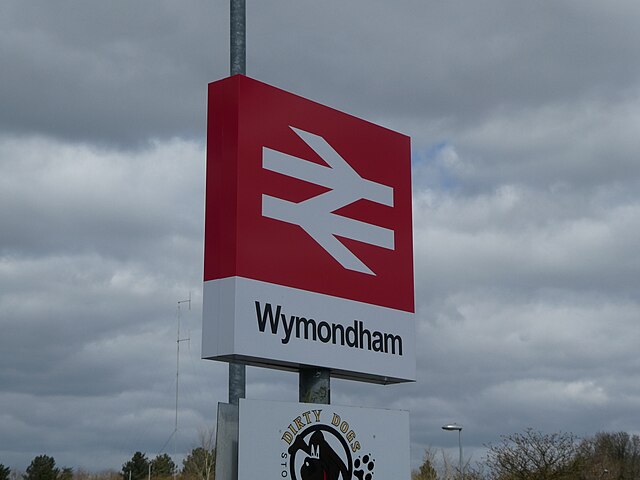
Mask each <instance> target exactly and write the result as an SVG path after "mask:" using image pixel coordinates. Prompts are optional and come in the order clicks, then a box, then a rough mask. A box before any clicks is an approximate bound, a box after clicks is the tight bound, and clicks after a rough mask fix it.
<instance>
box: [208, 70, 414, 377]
mask: <svg viewBox="0 0 640 480" xmlns="http://www.w3.org/2000/svg"><path fill="white" fill-rule="evenodd" d="M205 208H206V213H205V217H206V220H205V252H204V305H203V340H202V341H203V343H202V356H203V358H212V359H218V360H225V361H230V360H234V361H241V362H245V363H249V364H257V365H265V366H270V367H275V368H285V369H296V368H298V367H300V366H304V365H312V366H317V367H322V368H328V369H331V372H332V375H333V376H337V377H343V378H352V379H359V380H364V381H370V382H378V383H394V382H401V381H407V380H414V379H415V345H414V323H413V313H414V289H413V246H412V231H411V161H410V140H409V138H408V137H406V136H405V135H402V134H399V133H397V132H393V131H391V130H388V129H386V128H383V127H380V126H378V125H374V124H372V123H369V122H367V121H364V120H361V119H358V118H355V117H353V116H351V115H347V114H345V113H342V112H339V111H337V110H334V109H331V108H329V107H326V106H323V105H320V104H318V103H315V102H312V101H310V100H307V99H304V98H302V97H299V96H296V95H293V94H291V93H288V92H285V91H283V90H280V89H277V88H275V87H271V86H269V85H266V84H264V83H261V82H258V81H256V80H252V79H250V78H248V77H245V76H242V75H236V76H233V77H230V78H227V79H224V80H220V81H218V82H214V83H211V84H209V104H208V127H207V174H206V206H205Z"/></svg>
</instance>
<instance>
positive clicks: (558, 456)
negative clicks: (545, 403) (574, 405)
mask: <svg viewBox="0 0 640 480" xmlns="http://www.w3.org/2000/svg"><path fill="white" fill-rule="evenodd" d="M488 448H489V452H488V453H487V460H486V463H487V466H488V468H489V470H490V472H491V475H492V478H496V479H509V480H564V479H569V478H575V476H576V475H577V474H578V473H579V472H580V465H579V458H578V455H577V454H578V444H577V438H576V436H575V435H573V434H572V433H562V432H560V433H552V434H544V433H541V432H538V431H535V430H533V429H531V428H529V429H527V430H525V432H524V433H515V434H512V435H507V436H503V437H502V440H501V442H500V443H499V444H497V445H489V446H488Z"/></svg>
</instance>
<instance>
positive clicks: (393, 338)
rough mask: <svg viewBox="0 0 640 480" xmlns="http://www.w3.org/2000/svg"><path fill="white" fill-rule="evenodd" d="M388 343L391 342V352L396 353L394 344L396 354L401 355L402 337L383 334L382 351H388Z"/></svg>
mask: <svg viewBox="0 0 640 480" xmlns="http://www.w3.org/2000/svg"><path fill="white" fill-rule="evenodd" d="M389 343H391V353H392V354H393V355H395V354H396V344H397V345H398V355H400V356H402V337H401V336H400V335H393V334H391V333H385V334H384V344H385V347H384V353H389Z"/></svg>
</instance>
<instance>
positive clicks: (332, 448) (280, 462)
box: [238, 399, 411, 480]
mask: <svg viewBox="0 0 640 480" xmlns="http://www.w3.org/2000/svg"><path fill="white" fill-rule="evenodd" d="M239 422H240V423H239V438H238V448H239V450H238V479H240V480H243V479H254V478H279V479H285V480H381V479H395V478H410V473H411V472H410V465H409V414H408V412H406V411H396V410H383V409H371V408H355V407H341V406H335V405H319V404H311V403H304V404H301V403H285V402H265V401H257V400H245V399H241V400H240V413H239Z"/></svg>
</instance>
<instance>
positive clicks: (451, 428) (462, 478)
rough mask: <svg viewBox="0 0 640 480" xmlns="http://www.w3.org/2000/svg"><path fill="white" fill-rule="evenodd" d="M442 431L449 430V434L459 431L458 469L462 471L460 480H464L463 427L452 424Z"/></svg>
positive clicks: (444, 427) (445, 426)
mask: <svg viewBox="0 0 640 480" xmlns="http://www.w3.org/2000/svg"><path fill="white" fill-rule="evenodd" d="M442 429H443V430H447V431H449V432H453V431H455V430H457V431H458V448H459V449H460V459H459V460H458V468H459V469H460V480H464V470H463V469H462V425H457V424H455V423H451V424H448V425H444V426H443V427H442Z"/></svg>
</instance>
